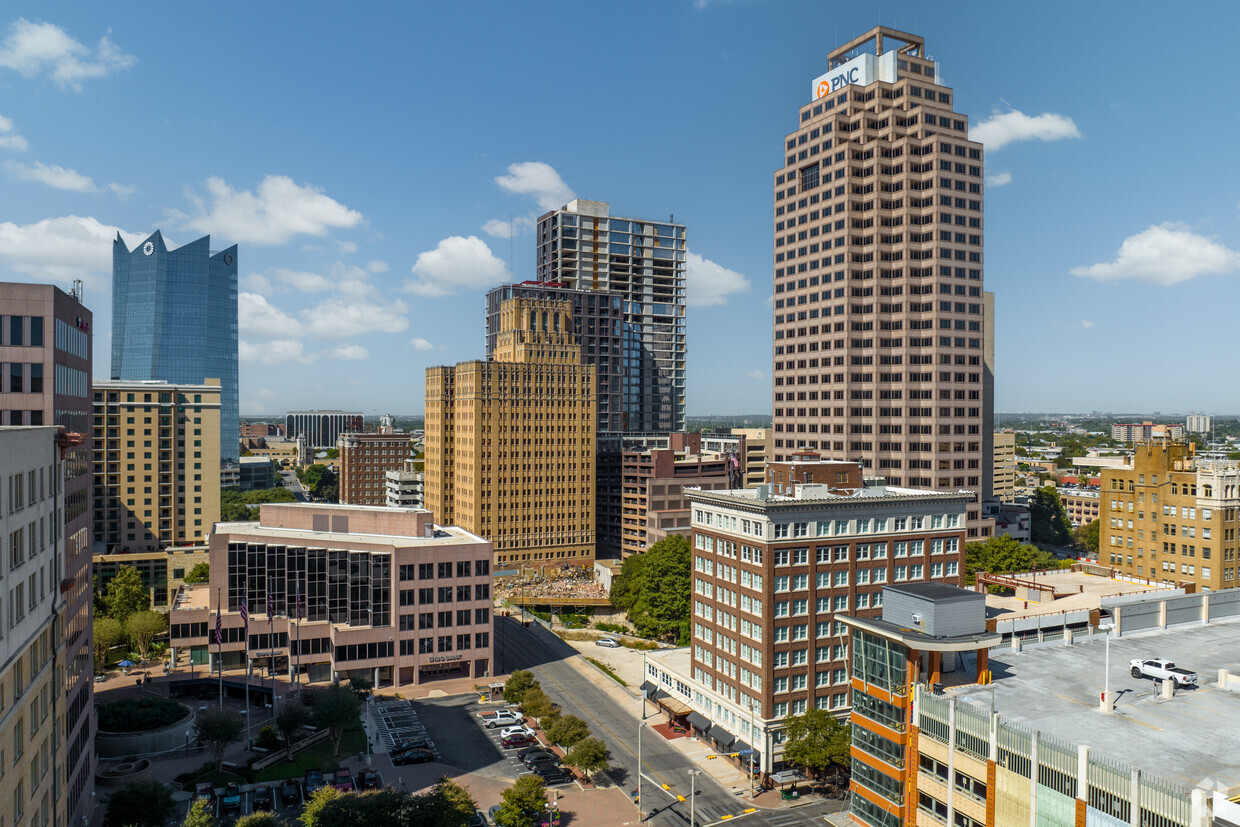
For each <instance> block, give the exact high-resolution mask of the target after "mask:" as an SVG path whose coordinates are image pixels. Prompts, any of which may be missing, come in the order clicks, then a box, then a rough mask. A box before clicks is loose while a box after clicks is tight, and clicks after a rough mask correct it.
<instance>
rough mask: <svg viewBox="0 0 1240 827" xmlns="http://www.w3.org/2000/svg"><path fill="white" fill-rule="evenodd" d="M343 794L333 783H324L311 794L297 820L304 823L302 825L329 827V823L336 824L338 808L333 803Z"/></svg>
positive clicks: (305, 826)
mask: <svg viewBox="0 0 1240 827" xmlns="http://www.w3.org/2000/svg"><path fill="white" fill-rule="evenodd" d="M343 795H344V793H342V792H340V790H338V789H336V788H335V787H333V786H332V785H331V784H324V785H323V786H322V787H319V788H318V789H317V790H315V791H314V793H313V794H312V795H311V796H310V800H309V801H307V802H306V806H305V807H304V808H303V809H302V811H301V815H299V816H298V817H297V820H298V821H300V822H301V823H302V827H328V825H329V824H335V821H334V819H335V818H336V814H335V812H334V811H335V809H336V808H335V807H334V806H333V803H334V802H335V801H336V800H337V799H339V798H341V797H343Z"/></svg>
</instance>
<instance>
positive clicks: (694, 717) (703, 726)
mask: <svg viewBox="0 0 1240 827" xmlns="http://www.w3.org/2000/svg"><path fill="white" fill-rule="evenodd" d="M688 721H689V723H691V724H693V726H694V727H696V728H697V729H699V730H700V731H702V732H706V731H707V730H708V729H710V720H709V719H708V718H707V717H706V716H705V715H703V714H702V713H700V712H690V713H689V718H688Z"/></svg>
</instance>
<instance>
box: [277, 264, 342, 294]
mask: <svg viewBox="0 0 1240 827" xmlns="http://www.w3.org/2000/svg"><path fill="white" fill-rule="evenodd" d="M271 276H272V278H274V279H275V280H276V281H278V282H280V283H281V284H286V285H288V286H289V287H292V288H293V289H294V290H300V291H302V292H303V293H325V292H327V291H328V290H331V289H332V288H333V287H334V286H335V285H334V284H333V283H332V282H331V280H330V279H328V278H327V277H326V276H320V275H319V274H318V273H307V272H306V271H304V270H285V269H284V268H282V267H279V268H276V269H275V270H272V271H271Z"/></svg>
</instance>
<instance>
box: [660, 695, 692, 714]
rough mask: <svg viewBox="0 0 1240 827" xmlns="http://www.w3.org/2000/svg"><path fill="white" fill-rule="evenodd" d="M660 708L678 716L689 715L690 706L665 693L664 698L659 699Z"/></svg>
mask: <svg viewBox="0 0 1240 827" xmlns="http://www.w3.org/2000/svg"><path fill="white" fill-rule="evenodd" d="M659 706H661V707H663V708H664V709H666V710H667V711H668V712H670V713H672V714H673V715H676V716H680V715H688V714H689V705H688V704H687V703H685V702H684V701H682V700H680V699H679V698H673V697H672V696H670V695H668V694H666V693H664V695H663V697H662V698H659Z"/></svg>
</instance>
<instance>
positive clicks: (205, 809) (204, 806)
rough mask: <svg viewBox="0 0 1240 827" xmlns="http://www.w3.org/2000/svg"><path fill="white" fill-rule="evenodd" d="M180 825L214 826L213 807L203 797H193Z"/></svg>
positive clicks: (195, 826)
mask: <svg viewBox="0 0 1240 827" xmlns="http://www.w3.org/2000/svg"><path fill="white" fill-rule="evenodd" d="M182 827H215V808H214V807H213V806H211V805H210V804H208V802H207V800H206V799H205V798H195V799H194V801H193V803H192V804H190V805H189V812H188V813H186V815H185V822H184V824H183V825H182Z"/></svg>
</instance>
